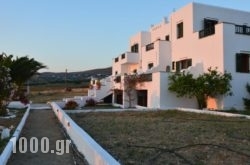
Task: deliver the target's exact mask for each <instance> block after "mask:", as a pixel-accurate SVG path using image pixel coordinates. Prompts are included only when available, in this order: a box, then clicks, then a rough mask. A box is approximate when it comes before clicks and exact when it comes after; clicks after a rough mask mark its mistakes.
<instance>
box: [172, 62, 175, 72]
mask: <svg viewBox="0 0 250 165" xmlns="http://www.w3.org/2000/svg"><path fill="white" fill-rule="evenodd" d="M172 70H175V62H174V61H173V62H172Z"/></svg>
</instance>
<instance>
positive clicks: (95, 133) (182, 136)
mask: <svg viewBox="0 0 250 165" xmlns="http://www.w3.org/2000/svg"><path fill="white" fill-rule="evenodd" d="M70 116H71V118H72V119H73V120H74V121H76V122H77V123H78V125H80V126H81V127H82V128H83V129H84V130H85V131H87V132H88V133H89V134H90V136H92V137H93V138H94V139H95V140H96V141H97V142H98V143H99V144H101V146H103V148H105V149H106V150H107V151H108V152H109V153H111V155H113V156H114V158H115V159H117V160H119V161H120V162H121V164H124V165H125V164H126V165H132V164H134V165H138V164H143V165H152V164H154V165H163V164H164V165H165V164H169V165H170V164H171V165H175V164H180V165H183V164H184V165H210V164H212V165H222V164H223V165H224V164H226V165H236V164H237V165H250V120H247V119H243V118H230V117H222V116H213V115H204V114H195V113H184V112H179V111H170V110H169V111H151V112H98V113H91V112H88V113H78V114H70Z"/></svg>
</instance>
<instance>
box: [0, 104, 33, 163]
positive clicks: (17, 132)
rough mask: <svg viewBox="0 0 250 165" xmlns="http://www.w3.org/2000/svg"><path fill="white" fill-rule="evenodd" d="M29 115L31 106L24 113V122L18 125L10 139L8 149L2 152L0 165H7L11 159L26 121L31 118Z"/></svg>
mask: <svg viewBox="0 0 250 165" xmlns="http://www.w3.org/2000/svg"><path fill="white" fill-rule="evenodd" d="M19 108H20V107H19ZM29 113H30V105H28V107H27V110H26V112H25V113H24V115H23V118H22V120H21V121H20V123H19V124H18V126H17V128H16V130H15V132H14V134H13V135H12V137H11V138H10V140H9V142H8V144H7V145H6V147H5V148H4V150H3V152H2V154H1V156H0V164H1V165H5V164H7V162H8V159H9V158H10V156H11V154H12V151H13V148H14V147H15V146H16V141H17V140H18V139H19V136H20V134H21V131H22V129H23V126H24V124H25V122H26V119H27V118H28V116H29Z"/></svg>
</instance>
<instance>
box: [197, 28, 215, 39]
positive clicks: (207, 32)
mask: <svg viewBox="0 0 250 165" xmlns="http://www.w3.org/2000/svg"><path fill="white" fill-rule="evenodd" d="M214 33H215V27H214V26H212V27H209V28H206V29H203V30H201V31H199V38H204V37H207V36H210V35H213V34H214Z"/></svg>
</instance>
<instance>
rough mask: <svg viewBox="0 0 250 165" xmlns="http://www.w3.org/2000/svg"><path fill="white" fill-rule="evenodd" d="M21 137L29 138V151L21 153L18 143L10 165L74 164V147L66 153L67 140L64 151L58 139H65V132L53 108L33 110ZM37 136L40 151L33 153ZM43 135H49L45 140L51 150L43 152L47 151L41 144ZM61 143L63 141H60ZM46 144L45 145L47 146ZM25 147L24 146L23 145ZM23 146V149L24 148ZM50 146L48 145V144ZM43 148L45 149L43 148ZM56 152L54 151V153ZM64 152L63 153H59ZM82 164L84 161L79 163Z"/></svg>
mask: <svg viewBox="0 0 250 165" xmlns="http://www.w3.org/2000/svg"><path fill="white" fill-rule="evenodd" d="M21 137H25V138H26V139H27V152H26V153H20V148H19V144H20V142H19V144H18V143H17V149H16V150H17V153H15V154H12V156H11V158H10V159H9V162H8V165H38V164H39V165H58V164H60V165H73V164H74V159H73V151H72V148H71V147H70V148H69V153H66V152H67V151H66V141H64V144H65V145H64V151H63V150H60V149H62V146H59V142H58V143H56V142H57V140H65V138H64V136H63V133H62V131H61V128H60V125H59V123H58V120H57V118H56V117H55V115H54V114H53V111H52V110H45V109H44V110H31V111H30V115H29V117H28V119H27V121H26V124H25V126H24V128H23V131H22V133H21V136H20V138H21ZM32 137H35V138H37V139H38V141H37V142H35V140H32V141H33V142H34V143H38V152H37V153H32V152H31V151H34V150H35V149H36V148H35V145H33V149H30V144H31V143H30V142H31V140H30V139H31V138H32ZM43 137H47V138H48V139H49V140H47V141H45V140H44V142H45V143H44V144H45V145H48V144H47V143H49V152H48V153H42V151H46V149H47V148H46V147H42V146H41V143H42V141H41V139H42V138H43ZM60 144H61V143H60ZM45 145H44V146H45ZM23 147H24V146H23ZM23 147H22V148H21V151H22V149H24V148H23ZM47 147H48V146H47ZM41 148H43V149H41ZM53 152H54V153H53ZM58 153H59V154H60V153H63V154H62V155H59V154H58ZM77 164H82V163H77Z"/></svg>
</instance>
